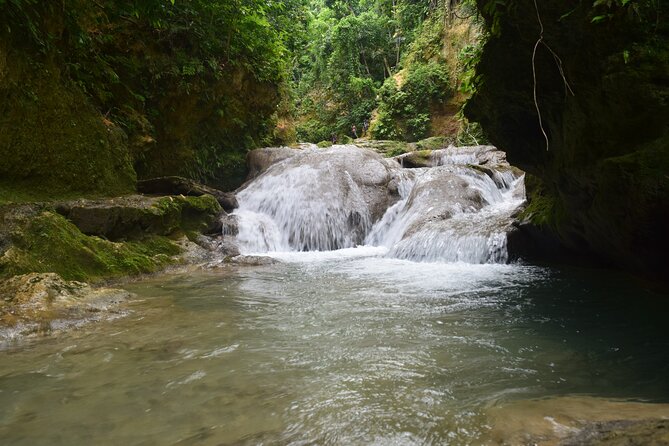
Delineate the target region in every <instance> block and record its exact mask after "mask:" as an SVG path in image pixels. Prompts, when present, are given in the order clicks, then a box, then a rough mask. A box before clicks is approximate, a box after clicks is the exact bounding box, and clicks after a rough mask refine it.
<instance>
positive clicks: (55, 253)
mask: <svg viewBox="0 0 669 446" xmlns="http://www.w3.org/2000/svg"><path fill="white" fill-rule="evenodd" d="M24 223H25V226H23V227H20V230H18V231H14V233H13V234H12V235H11V240H12V242H13V245H12V246H11V247H10V248H9V249H8V250H7V251H6V252H5V253H4V255H3V256H2V257H1V258H0V277H9V276H12V275H17V274H25V273H29V272H55V273H58V274H60V275H61V276H62V277H63V278H64V279H65V280H80V281H96V280H101V279H106V278H113V277H119V276H126V275H133V274H140V273H148V272H152V271H156V270H158V269H160V268H162V267H164V266H166V265H168V264H170V263H173V262H174V261H175V260H173V257H171V256H174V255H176V254H179V253H180V252H181V249H180V248H179V247H178V246H176V245H175V244H174V243H173V242H171V241H170V240H169V239H167V238H166V237H160V236H149V237H147V238H145V239H143V240H138V241H133V242H128V243H114V242H110V241H107V240H103V239H101V238H99V237H91V236H86V235H84V234H82V233H81V231H79V229H77V227H76V226H74V225H73V224H72V223H70V222H69V221H68V220H66V219H65V218H64V217H62V216H60V215H58V214H56V213H53V212H51V211H41V212H39V213H38V214H37V215H34V216H30V217H27V221H24Z"/></svg>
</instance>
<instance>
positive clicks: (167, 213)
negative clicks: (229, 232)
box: [56, 195, 221, 240]
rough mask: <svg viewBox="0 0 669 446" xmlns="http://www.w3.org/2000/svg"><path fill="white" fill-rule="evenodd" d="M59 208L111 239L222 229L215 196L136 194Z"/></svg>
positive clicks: (70, 203) (64, 204) (92, 232)
mask: <svg viewBox="0 0 669 446" xmlns="http://www.w3.org/2000/svg"><path fill="white" fill-rule="evenodd" d="M56 210H57V211H58V212H59V213H60V214H61V215H63V216H65V217H66V218H67V219H68V220H70V221H71V222H72V223H74V224H75V225H76V226H77V227H78V228H79V230H81V232H83V233H84V234H87V235H97V236H103V237H105V238H107V239H109V240H127V239H133V238H141V237H142V236H143V235H145V234H157V235H170V234H172V233H174V232H175V231H177V230H195V231H200V232H205V233H213V232H220V230H221V226H220V215H221V208H220V206H219V204H218V202H217V201H216V200H215V199H214V197H212V196H210V195H203V196H200V197H184V196H182V195H180V196H167V197H147V196H143V195H132V196H126V197H118V198H109V199H102V200H84V199H82V200H75V201H68V202H62V203H59V204H57V205H56Z"/></svg>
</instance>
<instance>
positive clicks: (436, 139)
mask: <svg viewBox="0 0 669 446" xmlns="http://www.w3.org/2000/svg"><path fill="white" fill-rule="evenodd" d="M447 145H448V140H447V139H446V138H445V137H443V136H433V137H431V138H426V139H422V140H420V141H418V142H417V143H416V148H418V150H439V149H443V148H445V147H446V146H447Z"/></svg>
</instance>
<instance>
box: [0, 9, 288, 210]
mask: <svg viewBox="0 0 669 446" xmlns="http://www.w3.org/2000/svg"><path fill="white" fill-rule="evenodd" d="M216 8H219V9H216ZM220 8H224V9H225V8H228V9H230V7H229V5H227V4H226V3H225V2H218V3H216V4H215V5H214V4H213V3H212V2H204V1H198V2H186V3H183V2H179V3H178V4H170V2H164V3H163V2H128V1H126V0H103V1H100V2H86V1H82V0H74V1H72V2H67V4H63V5H57V4H54V3H53V2H0V158H1V159H2V160H3V163H2V165H1V166H0V201H2V200H3V196H5V197H8V198H4V199H5V200H7V199H9V200H10V201H11V200H12V199H17V197H21V196H22V197H25V198H26V199H38V198H52V197H61V196H67V195H77V194H94V195H113V194H121V193H127V192H129V191H132V190H133V189H134V187H135V180H136V177H139V178H148V177H155V176H163V175H182V176H187V177H190V178H195V179H198V180H201V181H206V182H208V183H210V184H212V185H215V186H217V187H219V188H225V189H234V188H236V187H237V186H239V184H241V182H242V181H243V179H244V177H245V174H246V166H245V163H244V158H245V154H246V151H247V149H249V148H252V147H256V146H259V145H261V144H262V143H264V142H266V139H267V138H268V137H270V136H271V133H272V129H273V124H274V115H275V113H276V110H277V104H278V103H279V100H280V93H279V89H280V86H281V85H282V82H283V71H282V70H283V67H282V65H281V64H280V63H278V60H279V57H280V56H281V48H282V44H281V42H280V41H279V40H278V33H276V32H275V31H273V30H272V29H271V28H269V27H268V26H265V25H264V22H263V21H262V20H261V19H263V20H264V18H263V17H261V16H260V15H259V14H260V13H258V14H256V15H253V14H250V13H249V14H247V12H248V11H246V12H244V11H237V10H235V9H234V8H233V9H230V11H228V12H220V11H219V10H220ZM205 12H208V13H211V14H209V15H207V16H206V17H207V18H206V20H205V19H203V18H202V17H203V16H204V15H205ZM256 12H257V11H256ZM215 13H216V14H218V15H216V14H215ZM215 19H216V20H217V21H214V20H215ZM228 22H232V23H234V24H236V25H238V26H240V27H241V30H240V31H238V32H236V34H234V38H233V35H232V34H230V33H231V32H232V31H230V29H232V28H231V27H230V26H224V25H226V23H228ZM184 23H186V24H184ZM225 33H228V34H230V38H229V39H228V40H224V39H222V38H221V35H223V34H225ZM8 191H9V192H8Z"/></svg>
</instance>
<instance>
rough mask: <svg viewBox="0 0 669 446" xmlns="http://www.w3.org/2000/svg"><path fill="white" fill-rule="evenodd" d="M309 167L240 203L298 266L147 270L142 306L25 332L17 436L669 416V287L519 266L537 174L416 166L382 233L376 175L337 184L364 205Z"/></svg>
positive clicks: (297, 432)
mask: <svg viewBox="0 0 669 446" xmlns="http://www.w3.org/2000/svg"><path fill="white" fill-rule="evenodd" d="M360 164H364V163H363V162H361V163H360ZM290 171H291V169H289V168H287V167H286V166H284V167H283V169H282V172H290ZM293 171H294V172H298V173H299V175H300V178H301V179H302V180H301V181H294V179H295V178H294V177H290V175H288V177H286V178H284V177H280V178H279V177H275V178H269V179H267V178H265V181H266V182H267V181H269V182H270V183H271V184H272V185H273V186H272V187H271V188H269V191H272V190H276V185H277V184H280V183H281V182H283V184H284V186H282V187H283V188H287V187H288V186H285V184H290V185H291V186H290V187H293V188H294V189H295V190H294V194H293V196H292V198H290V197H289V198H290V199H286V200H285V204H281V203H282V201H281V200H282V199H281V198H276V194H275V193H274V194H272V193H270V192H268V188H267V187H260V188H257V190H255V191H254V189H253V188H252V187H249V188H247V189H246V192H245V193H241V194H238V197H239V198H240V209H239V211H237V213H236V215H237V216H238V218H239V220H240V228H239V234H238V238H239V239H240V245H241V246H242V248H243V249H246V250H250V251H258V250H261V251H262V250H264V251H265V252H264V253H263V254H262V255H265V256H268V257H270V258H272V259H275V260H277V261H278V263H275V264H268V265H260V266H238V265H229V264H223V265H222V266H218V267H213V268H209V269H206V268H205V269H202V268H199V269H195V268H194V269H192V270H189V271H184V272H180V273H172V274H161V275H157V276H154V277H148V278H143V279H141V280H139V281H136V282H133V283H129V284H127V285H126V286H125V287H126V288H127V289H128V290H129V291H131V292H132V293H133V296H134V297H133V298H132V299H131V300H130V301H129V302H128V303H127V304H125V305H124V306H123V308H122V313H121V316H122V317H115V318H114V319H113V320H105V321H102V322H97V323H91V324H84V325H82V326H80V327H78V328H76V329H70V330H65V331H61V332H57V333H55V334H53V335H52V336H49V337H45V338H37V339H36V338H21V339H18V340H15V341H13V342H8V343H6V344H5V345H4V348H3V349H2V350H1V351H0V438H2V442H3V444H12V445H90V444H95V445H119V444H125V445H153V444H161V445H169V444H184V445H186V444H187V445H190V444H202V445H221V444H224V445H238V444H242V445H244V444H248V445H256V444H264V445H275V444H278V445H283V444H291V445H312V444H315V445H358V444H364V445H367V444H372V445H442V444H453V445H470V444H524V443H525V442H534V441H535V440H537V439H548V440H550V438H551V435H554V434H556V432H557V433H560V430H562V431H567V432H569V430H570V429H574V427H573V423H577V422H579V420H586V421H587V420H599V419H616V418H620V417H622V418H626V419H628V418H634V417H642V418H646V417H654V418H658V417H666V418H669V405H666V403H669V380H667V376H669V331H667V329H666V325H665V324H666V315H667V314H669V311H668V310H669V299H667V296H666V295H661V294H658V293H655V292H653V291H650V290H647V289H645V287H644V286H643V284H641V283H638V282H636V281H634V280H633V279H631V278H629V277H626V276H624V275H622V274H619V273H615V272H610V271H604V270H596V269H577V268H567V267H556V266H536V265H530V264H525V263H522V262H511V263H509V262H508V259H507V255H506V245H505V235H504V228H506V227H507V226H508V222H509V218H510V215H511V214H512V213H513V211H514V208H515V207H517V205H518V204H520V203H521V202H522V199H520V198H519V197H518V194H517V187H516V186H517V185H518V181H520V180H521V178H519V177H517V176H514V177H507V178H506V180H504V181H497V182H496V183H495V184H497V186H495V187H497V188H498V189H499V190H497V191H494V190H487V189H486V188H490V187H492V186H490V184H493V183H491V182H490V181H488V182H487V183H485V184H484V181H483V178H484V174H481V173H480V172H478V171H467V172H465V173H463V172H462V171H459V170H458V171H456V173H457V175H458V176H457V178H456V177H454V176H453V172H454V171H453V170H452V169H451V168H448V166H447V167H445V168H441V170H432V171H431V172H433V173H431V174H427V175H423V176H422V177H420V178H423V179H422V180H421V179H420V178H418V177H417V175H418V174H411V175H410V176H409V177H406V178H404V177H403V178H404V180H407V181H408V182H407V181H405V182H400V184H399V187H398V190H399V192H398V193H399V195H400V197H399V199H398V201H396V202H395V203H394V204H392V206H391V207H390V208H388V209H387V211H385V214H384V216H383V218H377V219H376V221H377V222H376V223H375V224H374V225H373V224H372V221H373V220H374V218H373V213H372V212H371V211H369V209H371V208H372V207H366V206H367V205H366V204H365V203H367V202H366V201H365V200H366V199H368V198H369V196H370V195H369V194H368V193H366V192H365V189H364V187H363V186H369V184H367V183H361V184H362V185H361V186H358V185H357V183H356V181H357V180H356V177H355V175H354V174H351V175H349V174H348V173H347V176H346V177H345V178H343V180H342V182H341V183H337V182H336V178H335V177H332V178H329V179H328V182H327V184H328V186H327V187H328V191H330V192H331V191H335V192H336V191H337V187H339V186H337V184H344V186H345V187H344V186H342V189H341V190H342V191H341V192H337V194H339V195H345V197H346V200H345V202H346V203H347V205H349V208H352V209H354V210H355V218H352V217H351V216H352V215H354V214H351V213H348V212H343V211H342V210H341V209H342V205H341V204H337V202H336V200H335V201H333V199H332V198H331V197H330V198H329V200H328V201H327V202H320V203H316V204H313V203H312V204H310V205H309V206H303V207H299V206H297V207H290V206H292V204H294V203H295V202H296V199H295V196H296V195H297V196H298V198H299V196H300V194H301V196H305V195H308V194H311V193H313V191H314V190H316V186H314V185H313V184H312V185H309V184H308V183H307V184H306V186H305V181H304V177H305V175H307V174H308V175H311V176H312V177H313V180H314V181H316V182H322V181H323V175H314V174H313V171H312V170H311V167H309V169H305V168H304V166H303V165H301V164H300V165H297V166H296V168H295V169H293ZM414 172H418V173H420V172H422V171H420V170H415V171H414ZM434 172H437V173H438V174H439V175H442V174H441V173H439V172H442V173H443V174H444V175H445V176H444V178H445V180H444V183H443V184H442V185H441V186H440V185H439V184H436V185H435V183H434V178H433V177H434V176H435V175H437V174H435V173H434ZM477 172H478V173H477ZM282 175H283V174H282ZM281 178H283V179H281ZM365 178H368V177H365ZM417 178H418V179H417ZM426 179H427V180H426ZM381 180H383V179H381ZM381 180H380V181H381ZM383 181H385V182H386V183H387V181H386V180H383ZM383 181H381V182H383ZM421 181H423V183H421ZM440 181H441V180H440ZM486 181H487V180H486ZM262 182H263V180H259V181H256V182H255V183H252V184H256V185H257V184H262ZM319 184H320V183H319ZM383 184H385V183H383ZM407 184H408V185H409V186H410V187H409V186H407ZM421 184H424V185H427V186H429V187H426V188H425V189H424V190H423V192H425V193H424V194H423V192H420V190H419V187H418V186H420V185H421ZM417 185H418V186H417ZM456 186H457V187H456ZM370 187H371V186H370ZM375 187H376V186H375ZM439 187H442V192H441V193H440V194H438V195H436V198H434V195H433V198H432V199H431V198H430V195H429V194H428V193H427V192H429V191H434V190H436V189H439ZM472 188H473V189H475V190H478V191H479V192H481V191H483V192H482V193H481V195H482V196H483V198H480V197H479V198H477V197H473V198H472V195H471V193H470V194H469V195H467V194H465V193H463V192H462V191H463V190H469V191H470V192H471V189H472ZM477 188H478V189H477ZM417 190H418V192H416V191H417ZM454 191H455V192H454ZM330 192H327V193H330ZM493 192H494V193H493ZM468 193H469V192H468ZM337 194H335V195H337ZM449 194H451V195H452V196H453V197H455V198H454V202H456V204H457V206H454V205H452V203H451V204H449V205H448V206H446V207H444V206H443V205H441V204H440V203H442V201H443V200H442V197H443V196H445V195H449ZM273 195H274V198H273V197H272V196H273ZM317 195H319V196H321V195H327V194H326V192H324V191H317ZM302 200H303V201H304V200H305V199H304V198H302ZM430 200H432V201H430ZM297 202H299V200H297ZM277 203H278V204H277ZM333 203H334V204H333ZM350 203H353V205H352V206H350ZM471 203H475V204H476V205H477V206H478V208H476V209H474V208H472V209H473V210H468V209H469V208H468V207H467V206H470V204H471ZM286 206H288V207H286ZM318 216H326V217H327V218H324V219H323V220H317V218H319V217H318ZM425 216H427V219H426V220H420V218H423V217H425ZM444 216H446V217H444ZM300 219H301V221H303V222H306V223H304V224H301V225H295V224H294V222H295V221H300ZM315 219H316V220H315ZM491 221H493V223H494V224H490V222H491ZM244 222H246V223H244ZM305 225H306V227H305ZM346 225H352V227H346V228H345V226H346ZM379 225H383V228H380V227H379ZM253 228H255V229H253ZM342 228H344V229H342ZM425 228H427V229H425ZM500 231H501V232H500ZM323 234H326V235H327V236H323ZM443 234H450V235H448V236H447V237H446V236H444V235H443ZM363 242H364V243H363ZM319 244H325V247H326V248H327V249H329V250H324V249H318V248H319V246H320V245H319ZM640 402H643V403H644V404H638V403H640ZM663 403H665V404H663ZM570 423H571V424H570Z"/></svg>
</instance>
